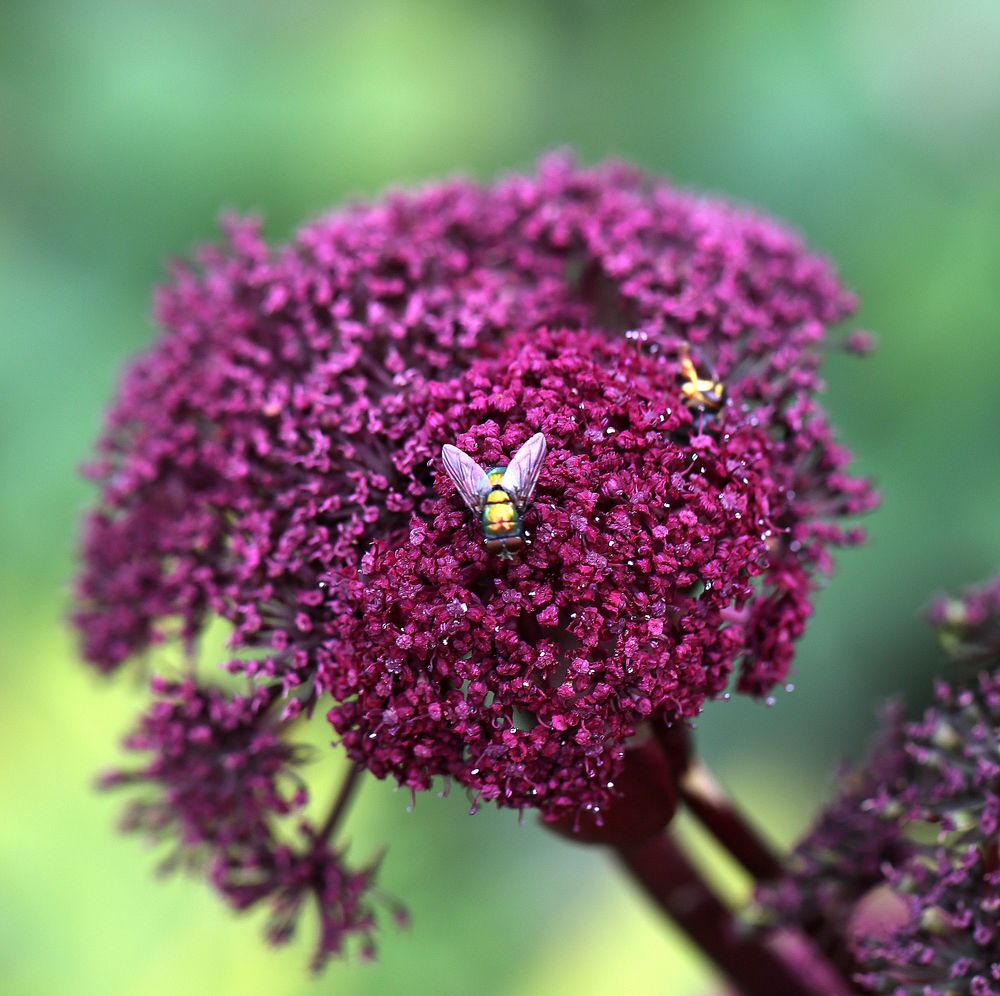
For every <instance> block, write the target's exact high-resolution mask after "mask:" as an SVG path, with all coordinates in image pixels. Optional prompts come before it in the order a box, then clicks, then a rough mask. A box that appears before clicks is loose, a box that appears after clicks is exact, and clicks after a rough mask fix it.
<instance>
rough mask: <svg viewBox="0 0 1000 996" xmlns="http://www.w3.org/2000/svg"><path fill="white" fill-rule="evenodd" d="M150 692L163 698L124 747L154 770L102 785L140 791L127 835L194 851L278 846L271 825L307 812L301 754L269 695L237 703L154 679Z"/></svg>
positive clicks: (190, 685)
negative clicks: (278, 720) (280, 818)
mask: <svg viewBox="0 0 1000 996" xmlns="http://www.w3.org/2000/svg"><path fill="white" fill-rule="evenodd" d="M152 685H153V692H154V694H155V696H156V698H155V699H154V701H153V704H152V705H151V706H150V708H149V709H148V711H147V712H146V714H145V715H144V716H142V718H141V719H140V721H139V725H138V728H137V729H136V730H135V731H134V732H133V733H132V734H130V735H129V736H128V737H127V738H126V739H125V741H124V746H125V747H126V749H127V750H129V751H134V752H141V753H144V754H148V755H150V756H149V758H148V760H147V762H146V764H145V765H144V766H143V767H141V768H138V769H133V770H119V771H114V772H111V773H109V774H107V775H105V776H104V778H103V779H102V784H103V785H104V786H105V787H106V788H111V787H117V786H129V787H130V789H131V790H132V791H133V793H135V792H136V790H138V793H139V794H137V795H136V794H133V798H132V799H131V801H130V803H129V807H128V809H127V810H126V813H125V818H124V821H123V822H124V826H125V827H126V829H128V830H133V831H139V832H143V833H145V834H147V835H149V836H151V837H152V838H154V839H157V840H159V839H162V838H167V837H170V836H173V837H176V838H177V842H178V843H179V844H180V845H182V846H183V847H184V848H187V849H189V851H192V852H193V851H195V850H197V848H198V847H199V846H200V845H207V846H208V847H209V848H228V847H233V846H244V845H255V844H257V843H259V842H260V841H261V840H265V841H266V840H267V839H269V838H270V833H271V830H270V821H271V819H272V817H274V816H285V815H287V814H288V813H291V812H293V811H294V810H296V809H298V808H300V807H301V806H302V805H304V803H305V801H306V792H305V788H304V786H303V783H302V782H301V779H300V778H299V777H298V775H297V774H296V772H295V765H296V764H298V763H300V762H301V760H302V758H303V753H302V748H299V747H296V746H294V745H292V744H289V743H286V742H285V741H284V739H283V738H282V736H281V733H280V730H279V729H278V726H277V724H276V723H275V722H274V721H273V716H272V714H273V712H274V709H273V705H274V700H275V696H274V695H273V694H272V693H271V692H270V691H269V690H267V689H257V690H256V691H255V692H253V693H252V694H251V695H250V696H233V697H229V696H227V695H226V694H225V693H223V692H222V691H221V690H220V689H218V688H214V687H211V686H201V685H198V684H196V683H195V682H194V681H192V680H190V679H187V680H184V681H178V682H170V681H165V680H164V679H161V678H154V679H153V682H152Z"/></svg>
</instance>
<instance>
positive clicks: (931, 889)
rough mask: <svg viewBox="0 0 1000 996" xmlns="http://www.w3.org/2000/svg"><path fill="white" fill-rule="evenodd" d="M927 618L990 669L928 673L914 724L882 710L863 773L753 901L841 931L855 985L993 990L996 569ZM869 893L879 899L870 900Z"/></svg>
mask: <svg viewBox="0 0 1000 996" xmlns="http://www.w3.org/2000/svg"><path fill="white" fill-rule="evenodd" d="M931 617H932V619H933V620H934V621H935V622H936V623H937V624H938V626H939V627H940V628H941V629H942V635H944V636H946V637H948V638H949V641H950V642H949V644H948V645H949V646H950V647H951V649H952V656H953V657H954V658H955V659H957V660H962V661H967V660H970V659H975V660H976V661H977V662H978V663H981V664H987V663H988V664H989V668H988V669H987V668H984V669H982V670H980V671H979V673H978V674H977V675H976V676H975V677H974V678H971V679H969V680H965V681H958V682H955V683H947V682H939V683H938V685H937V687H936V690H935V691H936V699H937V701H936V705H935V707H934V708H931V709H928V710H927V711H926V712H925V713H924V715H923V717H922V718H921V719H919V720H918V721H916V722H911V723H906V724H903V723H901V721H900V719H899V716H898V710H895V709H894V710H893V711H892V712H890V714H889V717H888V718H889V722H888V723H887V726H888V730H887V732H886V733H885V734H884V735H883V737H882V739H881V740H880V742H879V743H878V745H877V746H876V747H875V748H874V749H873V751H872V753H871V755H870V757H869V759H868V761H867V764H866V766H865V768H864V770H862V771H857V772H854V773H853V774H851V775H850V776H848V777H847V778H846V779H845V780H844V782H843V783H842V787H841V794H840V797H839V798H838V799H837V801H836V802H835V803H834V804H833V805H832V806H830V807H829V808H828V809H826V810H825V811H824V813H823V814H822V815H821V817H820V820H819V822H818V823H817V825H816V827H815V828H814V830H813V831H812V832H811V833H810V835H809V836H808V837H807V838H806V840H805V841H804V842H803V843H802V844H801V845H800V846H799V847H798V849H797V851H796V854H795V858H794V860H793V863H792V867H791V869H790V873H789V876H788V877H787V879H786V880H785V881H784V882H782V883H780V884H779V885H778V886H777V887H773V888H769V889H768V890H766V891H762V893H761V894H760V896H759V898H760V900H761V901H762V903H763V904H764V906H765V907H767V908H769V909H770V910H771V911H772V912H773V913H775V914H776V915H777V916H778V917H779V918H780V919H782V920H783V921H784V922H786V923H789V922H790V923H795V924H797V925H799V926H802V927H804V928H806V929H807V930H809V931H810V933H813V934H814V936H815V935H816V934H817V931H816V929H815V928H816V925H817V923H823V924H827V925H829V926H830V927H832V929H833V930H835V931H838V932H845V931H846V932H847V933H848V934H849V935H850V943H851V947H852V953H853V956H854V958H855V959H856V963H857V966H858V967H859V968H860V969H861V970H860V971H859V973H858V974H857V975H856V976H855V980H856V981H857V982H858V983H859V984H860V985H862V986H863V987H865V989H866V991H871V992H877V993H881V992H891V993H894V994H909V993H912V994H920V996H935V994H941V996H944V994H947V993H954V992H967V993H972V994H974V996H990V994H997V993H1000V957H998V955H997V952H998V951H1000V836H998V828H1000V644H993V643H992V642H991V641H992V640H993V639H994V635H995V634H996V633H998V632H1000V579H998V580H996V581H994V582H992V583H991V584H989V585H987V586H985V587H983V588H979V589H975V590H973V591H970V592H968V593H967V594H966V595H965V596H964V597H963V598H962V599H961V600H949V601H941V602H939V603H936V605H935V606H934V608H933V609H932V611H931ZM878 890H882V891H883V892H885V891H887V892H888V895H889V897H890V902H889V903H888V906H886V905H884V904H883V906H882V909H881V911H879V910H878V909H877V908H876V907H877V906H878V903H877V902H875V901H872V900H871V897H872V896H873V895H874V893H875V892H876V891H878ZM881 898H882V899H885V896H882V897H881ZM887 912H888V913H889V918H888V922H887V921H886V919H885V916H884V914H885V913H887ZM880 920H881V921H882V922H879V921H880Z"/></svg>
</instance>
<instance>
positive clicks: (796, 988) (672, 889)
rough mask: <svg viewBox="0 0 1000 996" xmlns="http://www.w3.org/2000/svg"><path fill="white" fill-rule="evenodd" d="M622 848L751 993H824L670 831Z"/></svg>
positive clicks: (658, 899)
mask: <svg viewBox="0 0 1000 996" xmlns="http://www.w3.org/2000/svg"><path fill="white" fill-rule="evenodd" d="M616 850H617V852H618V855H619V857H620V858H621V860H622V862H623V863H624V864H625V867H626V868H628V870H629V871H630V872H631V874H632V876H633V878H634V879H635V880H636V881H637V882H638V883H639V885H641V886H642V888H643V890H644V891H645V892H646V894H647V895H648V896H649V898H650V899H652V900H653V901H654V902H655V903H656V904H657V905H658V906H659V907H660V908H661V909H662V910H663V911H664V912H665V913H666V914H667V915H668V916H669V917H670V918H671V919H672V920H673V921H674V923H676V925H677V926H678V927H679V928H680V930H682V931H683V932H684V933H685V934H686V935H687V936H688V938H689V939H690V940H691V941H693V942H694V943H695V944H696V945H697V946H698V947H699V948H700V949H701V951H702V952H703V953H704V954H705V956H706V957H707V958H708V959H709V960H710V961H711V962H712V963H713V964H714V965H716V967H717V968H718V969H719V970H720V971H721V972H722V973H724V974H725V975H726V976H727V977H728V979H729V980H730V981H731V982H732V983H733V985H734V986H736V987H737V988H738V989H739V990H740V992H742V993H744V994H745V996H778V994H780V996H821V994H820V993H819V992H818V990H816V989H814V988H812V987H810V986H808V985H806V984H805V982H804V981H803V980H802V977H801V973H800V972H799V971H797V970H796V969H794V968H793V967H791V966H789V965H788V963H787V962H785V961H784V960H783V959H782V957H781V956H780V955H779V954H778V953H777V952H776V951H774V950H772V949H771V948H770V947H768V946H767V943H766V938H765V937H763V936H761V935H760V934H757V933H750V932H748V931H747V929H746V928H745V927H743V926H741V925H740V924H739V923H738V921H737V920H736V919H735V918H734V917H733V914H732V912H731V910H730V909H729V907H728V906H726V905H725V904H724V903H723V902H722V901H721V900H720V899H719V898H718V896H716V895H715V893H714V892H713V891H712V890H711V889H710V888H709V886H708V884H707V883H706V882H705V880H704V879H703V878H702V876H701V874H700V873H699V872H698V870H697V869H696V868H695V867H694V866H693V865H692V864H691V863H690V862H689V861H688V860H687V858H686V857H685V855H684V854H683V853H682V851H681V850H680V848H679V847H678V846H677V844H676V843H674V841H673V840H672V839H671V838H670V837H669V836H668V835H667V834H658V835H656V836H653V837H649V838H648V839H647V840H645V841H643V842H642V843H640V844H633V845H625V846H619V847H618V848H617V849H616Z"/></svg>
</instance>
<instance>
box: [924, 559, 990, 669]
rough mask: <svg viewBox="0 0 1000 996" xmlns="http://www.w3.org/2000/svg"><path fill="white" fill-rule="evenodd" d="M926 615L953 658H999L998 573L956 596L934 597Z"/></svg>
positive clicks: (975, 661)
mask: <svg viewBox="0 0 1000 996" xmlns="http://www.w3.org/2000/svg"><path fill="white" fill-rule="evenodd" d="M927 618H928V620H929V621H930V623H931V625H932V626H934V627H935V629H936V630H937V633H938V638H939V639H940V641H941V645H942V647H944V650H945V653H947V654H948V656H949V657H950V658H951V659H952V660H953V661H954V662H956V663H961V664H973V665H975V664H986V665H989V664H990V663H991V662H992V663H994V664H995V663H996V662H997V661H998V660H1000V577H997V578H994V579H993V580H992V581H990V582H989V583H987V584H984V585H979V586H978V587H975V588H970V589H968V590H967V591H965V592H963V593H962V595H961V597H960V598H952V597H949V596H947V595H944V596H941V597H940V598H937V599H935V600H934V601H933V602H932V603H931V605H930V608H929V609H928V610H927Z"/></svg>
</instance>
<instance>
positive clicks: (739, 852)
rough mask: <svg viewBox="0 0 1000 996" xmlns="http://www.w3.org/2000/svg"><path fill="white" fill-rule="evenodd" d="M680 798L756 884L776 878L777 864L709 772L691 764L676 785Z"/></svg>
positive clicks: (778, 871)
mask: <svg viewBox="0 0 1000 996" xmlns="http://www.w3.org/2000/svg"><path fill="white" fill-rule="evenodd" d="M678 789H679V794H680V797H681V799H682V800H683V801H684V802H685V803H686V804H687V807H688V809H689V810H690V811H691V812H692V814H694V816H696V817H697V818H698V820H700V821H701V823H702V825H703V826H704V827H705V829H706V830H707V831H708V832H709V833H710V834H711V835H712V836H713V837H715V839H716V840H717V841H718V842H719V843H720V844H722V846H723V847H725V849H726V850H727V851H728V852H729V853H730V854H731V855H732V856H733V858H734V859H735V860H736V861H738V862H739V863H740V864H741V865H742V866H743V867H744V868H745V869H746V870H747V871H748V872H749V873H750V875H752V876H753V878H754V879H755V880H756V881H758V882H769V881H772V880H774V879H776V878H780V876H781V874H782V865H781V861H780V860H779V859H778V856H777V855H776V854H775V853H774V851H772V850H771V848H770V847H769V846H768V845H767V844H766V843H765V842H764V840H763V839H762V838H761V837H760V836H759V835H758V834H757V832H756V830H755V829H754V828H753V827H752V826H751V824H750V823H749V822H748V821H747V819H746V818H745V817H744V816H743V814H742V813H741V812H740V811H739V810H738V809H737V808H736V807H735V806H734V805H733V804H732V803H731V802H730V801H729V799H728V798H727V797H726V795H725V793H724V792H723V790H722V788H721V786H720V785H719V784H718V782H716V781H715V779H714V778H713V777H712V774H711V772H709V770H708V768H706V767H705V766H704V765H703V764H702V763H701V762H700V761H693V762H692V763H691V765H690V766H689V767H688V769H687V771H685V772H684V774H683V775H682V776H681V779H680V781H679V784H678Z"/></svg>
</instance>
